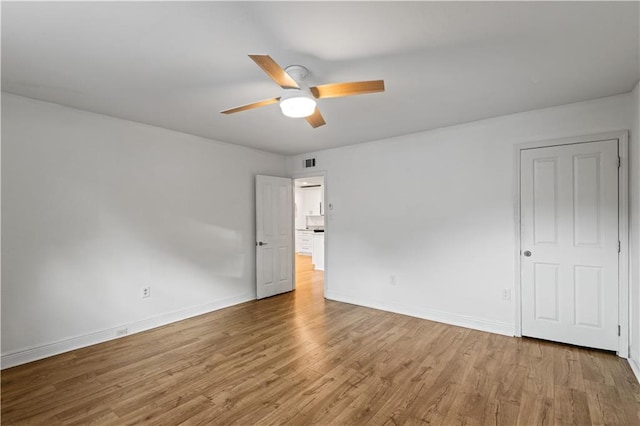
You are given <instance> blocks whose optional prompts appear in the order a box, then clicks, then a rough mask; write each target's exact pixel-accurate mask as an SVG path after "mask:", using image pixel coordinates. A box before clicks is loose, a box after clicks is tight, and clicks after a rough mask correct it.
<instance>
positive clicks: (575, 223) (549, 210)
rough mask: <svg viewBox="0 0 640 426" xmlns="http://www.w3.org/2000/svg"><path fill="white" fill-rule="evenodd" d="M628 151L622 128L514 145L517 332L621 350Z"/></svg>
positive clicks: (624, 324)
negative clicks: (621, 131) (516, 149)
mask: <svg viewBox="0 0 640 426" xmlns="http://www.w3.org/2000/svg"><path fill="white" fill-rule="evenodd" d="M626 154H627V142H626V134H625V133H618V134H606V135H596V136H593V137H583V138H572V139H566V140H561V141H551V142H541V143H535V144H529V145H527V146H520V147H519V148H518V174H519V180H518V181H519V183H520V184H519V188H518V205H519V226H518V227H519V232H518V235H517V239H518V240H519V244H518V246H519V252H518V254H517V256H518V258H519V260H518V262H517V265H518V268H517V269H518V271H517V272H518V281H519V282H520V285H519V289H518V290H519V293H520V301H521V303H520V304H519V306H517V311H519V312H518V314H519V315H518V316H517V317H519V318H520V327H519V328H520V333H519V334H520V335H523V336H530V337H536V338H542V339H545V340H553V341H558V342H564V343H570V344H574V345H579V346H586V347H591V348H599V349H605V350H614V351H617V352H618V354H619V355H620V356H623V357H626V356H627V350H626V349H625V348H626V347H628V345H627V341H628V311H627V308H626V306H627V305H628V302H627V301H628V279H627V276H626V273H625V271H626V267H625V265H626V264H627V260H626V259H627V231H626V230H627V223H628V218H627V216H626V211H627V207H626V206H627V205H628V204H627V203H628V201H627V183H626V182H627V173H628V171H627V169H626V167H625V166H624V164H626V158H627V156H626ZM621 165H622V166H621Z"/></svg>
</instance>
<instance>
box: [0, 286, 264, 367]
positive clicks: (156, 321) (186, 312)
mask: <svg viewBox="0 0 640 426" xmlns="http://www.w3.org/2000/svg"><path fill="white" fill-rule="evenodd" d="M250 300H255V297H254V296H253V295H249V294H245V295H242V296H235V297H230V298H227V299H221V300H217V301H215V302H210V303H207V304H204V305H199V306H194V307H191V308H187V309H182V310H179V311H175V312H169V313H166V314H162V315H158V316H155V317H152V318H147V319H144V320H142V321H137V322H134V323H130V324H122V325H120V326H118V327H114V328H109V329H107V330H102V331H98V332H95V333H90V334H85V335H82V336H77V337H73V338H70V339H66V340H61V341H58V342H54V343H48V344H45V345H39V346H34V347H31V348H27V349H23V350H19V351H15V352H9V353H3V354H2V357H1V359H0V366H1V368H2V369H5V368H9V367H15V366H16V365H20V364H26V363H27V362H31V361H36V360H39V359H42V358H47V357H50V356H53V355H58V354H61V353H64V352H69V351H72V350H74V349H80V348H84V347H86V346H91V345H95V344H97V343H102V342H106V341H108V340H113V339H117V338H119V337H124V335H122V336H118V335H117V332H118V330H122V329H124V328H126V329H127V334H126V335H130V334H135V333H139V332H141V331H146V330H150V329H152V328H156V327H160V326H163V325H167V324H171V323H173V322H176V321H181V320H184V319H187V318H191V317H195V316H197V315H202V314H206V313H208V312H212V311H217V310H218V309H222V308H226V307H228V306H233V305H237V304H240V303H244V302H248V301H250Z"/></svg>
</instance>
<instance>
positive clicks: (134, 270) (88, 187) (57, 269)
mask: <svg viewBox="0 0 640 426" xmlns="http://www.w3.org/2000/svg"><path fill="white" fill-rule="evenodd" d="M2 151H3V152H2V207H3V211H2V248H3V252H2V263H3V265H2V266H3V268H2V354H3V357H2V361H3V366H4V367H6V366H9V365H14V364H18V363H21V362H25V361H29V360H31V359H36V358H40V357H43V356H46V355H51V354H53V353H56V352H60V351H64V350H68V349H71V348H74V347H78V346H83V345H87V344H91V343H95V342H98V341H103V340H106V339H109V338H113V337H114V336H115V333H116V330H117V329H120V328H122V327H128V329H129V332H134V331H139V330H142V329H145V328H149V327H153V326H157V325H160V324H164V323H167V322H170V321H174V320H177V319H181V318H184V317H188V316H192V315H195V314H199V313H202V312H207V311H210V310H213V309H216V308H219V307H222V306H227V305H230V304H234V303H238V302H242V301H246V300H250V299H253V298H255V266H254V263H255V249H254V242H255V237H254V229H255V220H254V217H255V214H254V204H255V200H254V183H253V182H254V175H255V174H257V173H263V174H270V175H281V176H282V175H284V174H285V171H286V167H285V158H284V157H281V156H278V155H273V154H268V153H264V152H260V151H256V150H251V149H246V148H241V147H237V146H234V145H229V144H224V143H221V142H216V141H211V140H207V139H203V138H199V137H195V136H190V135H186V134H181V133H177V132H173V131H169V130H165V129H161V128H156V127H151V126H147V125H142V124H138V123H133V122H128V121H124V120H119V119H114V118H110V117H106V116H102V115H97V114H92V113H88V112H83V111H79V110H75V109H70V108H66V107H62V106H59V105H55V104H50V103H45V102H40V101H35V100H31V99H27V98H22V97H18V96H13V95H8V94H3V96H2ZM144 286H151V297H150V298H148V299H142V298H141V289H142V287H144Z"/></svg>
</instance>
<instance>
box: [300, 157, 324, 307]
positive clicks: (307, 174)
mask: <svg viewBox="0 0 640 426" xmlns="http://www.w3.org/2000/svg"><path fill="white" fill-rule="evenodd" d="M315 176H322V177H323V178H324V185H323V187H322V190H323V191H324V230H325V233H324V294H325V295H326V294H327V289H328V288H329V286H328V283H329V280H328V279H327V275H328V274H327V271H328V268H329V266H328V263H329V262H328V261H327V260H328V259H327V251H328V250H327V247H328V245H329V239H330V238H331V237H327V233H328V232H327V230H328V229H329V212H330V210H329V203H327V200H328V199H329V197H328V195H327V194H328V191H327V188H328V187H329V185H327V171H326V170H317V171H314V172H311V171H308V172H298V173H294V174H293V176H292V177H291V179H302V178H309V177H315ZM294 189H295V184H294ZM294 204H295V202H294ZM294 220H295V212H294ZM292 226H293V227H294V232H295V225H292ZM294 246H295V234H294ZM295 257H296V251H295V249H294V250H293V265H294V267H293V288H294V289H295V288H296V286H297V284H296V274H295V262H296V259H295Z"/></svg>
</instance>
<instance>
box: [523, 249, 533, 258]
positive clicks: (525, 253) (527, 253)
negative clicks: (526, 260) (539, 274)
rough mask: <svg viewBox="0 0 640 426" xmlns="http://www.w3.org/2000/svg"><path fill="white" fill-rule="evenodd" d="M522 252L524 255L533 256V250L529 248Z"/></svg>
mask: <svg viewBox="0 0 640 426" xmlns="http://www.w3.org/2000/svg"><path fill="white" fill-rule="evenodd" d="M522 254H524V257H531V252H530V251H529V250H525V251H524V252H522Z"/></svg>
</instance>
